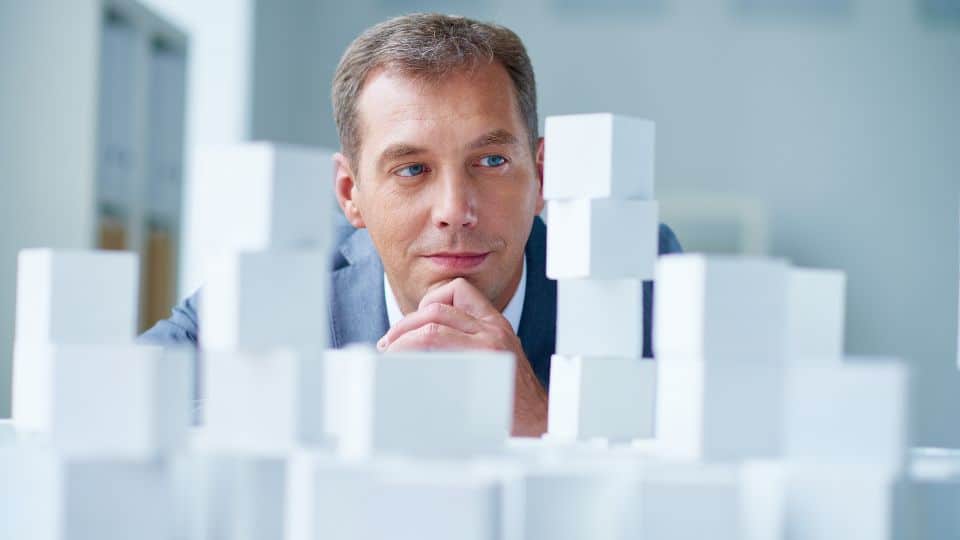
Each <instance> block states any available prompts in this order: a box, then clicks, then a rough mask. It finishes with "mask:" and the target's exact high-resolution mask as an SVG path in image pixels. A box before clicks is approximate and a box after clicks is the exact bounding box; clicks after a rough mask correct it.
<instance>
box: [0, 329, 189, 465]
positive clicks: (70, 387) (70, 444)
mask: <svg viewBox="0 0 960 540" xmlns="http://www.w3.org/2000/svg"><path fill="white" fill-rule="evenodd" d="M193 354H194V353H193V351H190V350H180V349H165V348H163V347H156V346H146V345H46V344H35V343H27V342H18V343H16V345H15V349H14V373H13V379H14V380H13V421H14V423H15V425H16V427H17V429H18V430H21V431H24V432H32V433H39V434H44V435H46V436H49V437H50V439H51V440H52V442H53V444H54V445H55V446H56V448H57V449H58V450H59V451H60V452H62V453H63V454H64V455H69V456H76V457H83V456H95V457H154V456H158V455H162V454H165V453H167V452H169V451H171V450H173V449H176V448H178V447H180V446H181V445H182V444H183V443H184V440H185V437H186V434H187V429H188V427H189V425H190V419H191V408H192V399H191V398H192V393H193V368H192V362H193Z"/></svg>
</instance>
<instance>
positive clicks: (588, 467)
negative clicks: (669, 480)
mask: <svg viewBox="0 0 960 540" xmlns="http://www.w3.org/2000/svg"><path fill="white" fill-rule="evenodd" d="M523 491H524V495H525V504H524V517H525V534H524V535H523V538H525V539H526V540H618V539H624V538H646V537H645V536H644V537H641V536H639V527H640V524H641V523H640V520H641V519H642V518H641V516H640V510H641V509H642V508H643V507H644V505H645V504H646V501H644V500H643V499H642V495H641V493H640V482H639V479H638V477H637V474H636V471H635V468H632V467H629V466H623V465H621V464H618V463H609V462H608V463H603V462H595V463H587V462H574V463H564V464H551V465H540V466H535V467H531V468H530V469H529V470H528V472H527V473H526V474H525V475H524V482H523Z"/></svg>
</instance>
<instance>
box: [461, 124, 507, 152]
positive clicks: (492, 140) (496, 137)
mask: <svg viewBox="0 0 960 540" xmlns="http://www.w3.org/2000/svg"><path fill="white" fill-rule="evenodd" d="M517 142H518V140H517V137H516V136H514V134H513V133H510V132H509V131H507V130H505V129H502V128H501V129H495V130H493V131H491V132H488V133H484V134H483V135H481V136H479V137H477V138H476V139H474V140H473V142H471V143H470V144H468V145H467V148H469V149H471V150H476V149H478V148H483V147H485V146H510V145H514V144H517Z"/></svg>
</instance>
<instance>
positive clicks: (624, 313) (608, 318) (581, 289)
mask: <svg viewBox="0 0 960 540" xmlns="http://www.w3.org/2000/svg"><path fill="white" fill-rule="evenodd" d="M556 352H557V354H562V355H568V356H579V355H583V356H619V357H625V358H642V357H643V282H642V281H641V280H639V279H611V280H593V279H563V280H559V281H557V350H556Z"/></svg>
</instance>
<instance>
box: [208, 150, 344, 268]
mask: <svg viewBox="0 0 960 540" xmlns="http://www.w3.org/2000/svg"><path fill="white" fill-rule="evenodd" d="M192 177H193V178H202V179H203V180H202V181H198V182H197V183H196V185H195V186H194V189H193V191H192V192H191V210H190V218H191V219H190V224H189V229H190V234H189V236H190V240H191V243H192V245H193V251H195V252H197V253H211V254H216V253H224V252H231V251H238V250H250V251H254V250H268V249H269V250H276V249H279V250H290V249H316V250H320V251H324V250H326V248H327V246H328V243H329V241H330V239H329V238H330V228H331V223H332V220H331V216H332V215H333V214H332V211H333V201H332V196H331V191H330V186H331V185H332V180H333V161H332V153H331V152H329V151H326V150H319V149H312V148H305V147H297V146H290V145H278V144H271V143H261V142H257V143H243V144H235V145H230V146H221V147H207V148H205V149H204V150H203V151H202V152H199V153H197V156H196V159H195V160H194V165H193V175H192Z"/></svg>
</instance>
